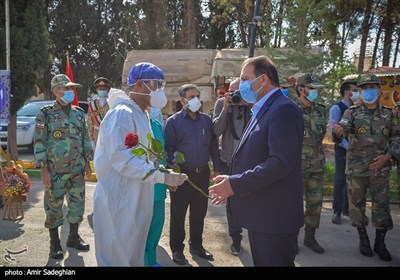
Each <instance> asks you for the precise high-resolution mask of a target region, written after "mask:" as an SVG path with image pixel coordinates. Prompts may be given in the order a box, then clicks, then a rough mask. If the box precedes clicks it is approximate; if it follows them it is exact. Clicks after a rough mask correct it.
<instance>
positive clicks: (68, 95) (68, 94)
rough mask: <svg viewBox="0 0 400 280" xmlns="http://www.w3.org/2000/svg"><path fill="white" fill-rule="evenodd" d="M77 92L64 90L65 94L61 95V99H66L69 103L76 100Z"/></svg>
mask: <svg viewBox="0 0 400 280" xmlns="http://www.w3.org/2000/svg"><path fill="white" fill-rule="evenodd" d="M74 98H75V94H74V91H73V90H67V91H65V92H64V96H63V97H61V100H62V101H64V102H65V103H67V104H69V103H71V102H72V101H74Z"/></svg>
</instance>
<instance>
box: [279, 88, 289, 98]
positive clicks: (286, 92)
mask: <svg viewBox="0 0 400 280" xmlns="http://www.w3.org/2000/svg"><path fill="white" fill-rule="evenodd" d="M281 92H282V93H283V95H285V96H289V90H288V89H287V88H282V89H281Z"/></svg>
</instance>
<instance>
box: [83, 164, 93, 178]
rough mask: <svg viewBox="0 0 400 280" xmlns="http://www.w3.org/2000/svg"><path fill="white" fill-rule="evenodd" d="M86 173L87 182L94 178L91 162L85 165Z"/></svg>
mask: <svg viewBox="0 0 400 280" xmlns="http://www.w3.org/2000/svg"><path fill="white" fill-rule="evenodd" d="M85 173H86V176H85V177H86V180H90V176H92V168H90V162H88V161H87V162H86V164H85Z"/></svg>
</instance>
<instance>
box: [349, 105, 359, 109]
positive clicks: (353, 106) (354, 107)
mask: <svg viewBox="0 0 400 280" xmlns="http://www.w3.org/2000/svg"><path fill="white" fill-rule="evenodd" d="M358 107H360V106H358V105H351V106H350V109H356V108H358Z"/></svg>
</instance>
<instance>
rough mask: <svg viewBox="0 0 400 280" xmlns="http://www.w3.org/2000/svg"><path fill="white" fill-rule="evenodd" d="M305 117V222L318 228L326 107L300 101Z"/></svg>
mask: <svg viewBox="0 0 400 280" xmlns="http://www.w3.org/2000/svg"><path fill="white" fill-rule="evenodd" d="M300 108H301V110H302V112H303V118H304V138H303V156H302V166H301V168H302V175H303V187H304V197H305V202H306V211H305V213H304V224H305V225H306V226H310V227H312V228H314V229H315V228H318V227H319V222H320V218H321V210H322V199H323V186H324V165H325V154H324V151H323V149H322V140H323V139H324V136H325V133H326V107H325V106H324V105H322V104H319V103H313V104H312V106H311V107H309V108H307V107H305V106H304V105H303V103H300Z"/></svg>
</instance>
